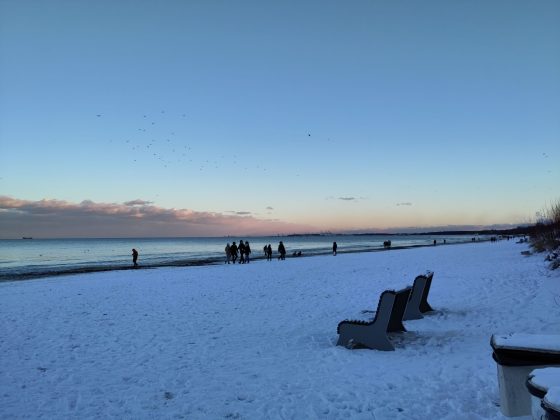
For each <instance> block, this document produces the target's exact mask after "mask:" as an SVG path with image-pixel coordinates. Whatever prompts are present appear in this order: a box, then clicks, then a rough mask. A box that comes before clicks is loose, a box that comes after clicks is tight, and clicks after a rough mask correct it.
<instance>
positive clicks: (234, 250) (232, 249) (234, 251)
mask: <svg viewBox="0 0 560 420" xmlns="http://www.w3.org/2000/svg"><path fill="white" fill-rule="evenodd" d="M229 252H231V259H232V261H233V263H234V264H235V261H237V245H235V241H234V242H233V243H232V244H231V246H230V247H229Z"/></svg>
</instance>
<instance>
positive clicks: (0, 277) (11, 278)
mask: <svg viewBox="0 0 560 420" xmlns="http://www.w3.org/2000/svg"><path fill="white" fill-rule="evenodd" d="M484 242H489V239H480V240H477V241H476V242H450V243H446V244H437V245H435V247H440V246H449V245H464V244H472V243H477V244H478V243H484ZM428 247H434V245H433V244H418V245H401V246H399V245H397V246H391V247H390V248H379V247H370V248H366V249H356V250H343V251H338V252H337V253H338V254H356V253H368V252H383V251H392V250H399V249H414V248H428ZM331 254H332V252H330V251H327V252H322V251H318V252H311V253H309V252H308V253H305V254H304V253H302V255H300V256H298V257H295V256H293V255H286V259H293V258H309V257H317V256H324V255H331ZM263 260H265V257H264V256H262V255H260V256H258V257H254V258H251V261H263ZM273 260H277V256H274V257H273ZM221 264H224V259H223V258H222V257H219V258H203V259H193V260H175V261H166V262H162V263H151V264H146V265H143V264H141V263H140V264H139V265H138V266H137V267H134V266H132V265H130V264H126V265H124V264H122V265H120V264H119V265H105V266H104V265H94V264H92V265H88V266H84V267H73V268H68V269H60V270H52V271H44V272H37V273H20V274H0V283H7V282H18V281H25V280H36V279H44V278H49V277H63V276H71V275H77V274H92V273H102V272H107V271H126V270H134V271H137V270H153V269H158V268H172V267H176V268H179V267H201V266H207V265H221Z"/></svg>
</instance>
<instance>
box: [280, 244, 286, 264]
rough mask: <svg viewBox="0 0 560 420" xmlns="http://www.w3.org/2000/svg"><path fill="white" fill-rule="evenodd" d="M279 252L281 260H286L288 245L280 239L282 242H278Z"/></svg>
mask: <svg viewBox="0 0 560 420" xmlns="http://www.w3.org/2000/svg"><path fill="white" fill-rule="evenodd" d="M278 253H279V254H280V255H279V256H278V259H279V260H285V259H286V247H285V246H284V244H283V243H282V241H280V243H279V244H278Z"/></svg>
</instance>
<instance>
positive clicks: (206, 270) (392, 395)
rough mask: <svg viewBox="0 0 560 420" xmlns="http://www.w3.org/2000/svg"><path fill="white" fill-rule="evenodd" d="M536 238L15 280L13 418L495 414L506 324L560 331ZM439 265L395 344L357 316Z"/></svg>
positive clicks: (0, 367) (7, 403)
mask: <svg viewBox="0 0 560 420" xmlns="http://www.w3.org/2000/svg"><path fill="white" fill-rule="evenodd" d="M526 249H527V245H526V244H515V243H513V241H510V242H506V241H503V242H498V243H489V242H488V243H472V244H462V245H448V246H437V247H427V248H416V249H403V250H392V251H387V252H372V253H360V254H340V253H339V255H338V256H336V257H333V256H318V257H310V258H293V259H290V258H288V259H287V260H286V261H276V260H274V261H272V262H266V261H259V262H253V263H251V264H248V265H235V266H232V265H223V266H222V265H217V266H205V267H185V268H162V269H153V270H133V271H130V270H129V271H116V272H103V273H95V274H82V275H76V276H66V277H57V278H48V279H39V280H28V281H19V282H7V283H0V331H1V334H0V418H10V419H18V418H57V419H62V418H80V419H85V418H100V419H101V418H103V419H104V418H109V417H114V418H135V419H142V418H165V419H167V418H169V419H171V418H187V419H214V418H233V419H235V418H239V419H241V418H244V419H264V418H270V419H278V418H281V419H291V418H293V419H302V418H306V419H307V418H309V419H313V418H321V419H339V418H352V419H372V418H375V419H493V418H503V417H502V415H501V413H500V411H499V407H498V404H499V394H498V384H497V378H496V364H495V362H494V361H493V359H492V357H491V354H492V348H491V346H490V344H489V341H490V337H491V335H492V334H494V333H499V334H504V335H507V334H511V333H531V334H554V333H557V332H559V331H558V325H559V321H560V305H559V304H558V299H559V296H560V271H559V270H556V271H549V270H547V268H546V265H545V264H546V263H545V262H544V261H543V258H542V256H539V255H536V256H530V257H523V256H521V255H520V252H521V251H524V250H526ZM426 270H431V271H433V272H434V273H435V274H434V279H433V282H432V288H431V291H430V295H429V297H428V301H429V303H430V305H431V306H432V307H434V308H435V309H436V310H437V312H436V313H435V314H432V315H429V316H426V317H425V318H424V319H420V320H415V321H405V326H406V328H407V329H408V332H406V333H403V334H400V335H399V334H397V335H396V338H395V339H394V340H393V343H394V344H395V346H396V350H395V351H389V352H382V351H377V350H368V349H360V350H348V349H346V348H345V347H342V346H336V345H335V344H336V341H337V338H338V336H337V333H336V327H337V325H338V323H339V322H340V321H341V320H343V319H349V318H354V319H355V318H363V316H364V315H363V314H362V313H361V311H362V310H365V309H367V310H374V309H375V306H376V305H377V302H378V300H379V295H380V293H381V292H382V291H383V290H385V289H400V288H403V287H405V286H407V285H410V284H412V282H413V281H414V278H415V277H416V276H417V275H418V274H422V273H425V272H426Z"/></svg>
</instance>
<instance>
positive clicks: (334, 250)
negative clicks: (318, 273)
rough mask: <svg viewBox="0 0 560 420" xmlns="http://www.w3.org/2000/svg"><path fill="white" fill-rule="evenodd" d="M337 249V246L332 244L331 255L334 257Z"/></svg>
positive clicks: (334, 243)
mask: <svg viewBox="0 0 560 420" xmlns="http://www.w3.org/2000/svg"><path fill="white" fill-rule="evenodd" d="M337 248H338V245H337V244H336V242H333V243H332V254H333V255H334V256H336V249H337Z"/></svg>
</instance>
